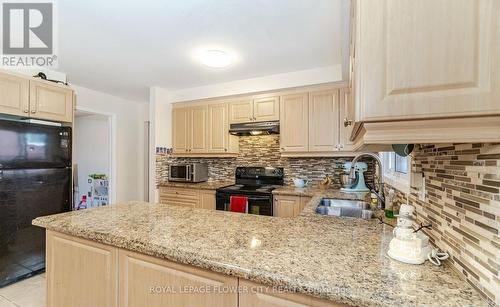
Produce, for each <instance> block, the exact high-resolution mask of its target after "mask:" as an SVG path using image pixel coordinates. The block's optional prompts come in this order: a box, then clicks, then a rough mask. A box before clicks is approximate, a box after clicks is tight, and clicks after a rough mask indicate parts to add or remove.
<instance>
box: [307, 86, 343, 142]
mask: <svg viewBox="0 0 500 307" xmlns="http://www.w3.org/2000/svg"><path fill="white" fill-rule="evenodd" d="M339 107H340V104H339V91H338V90H325V91H316V92H311V93H309V151H334V150H338V149H339V144H340V141H339V133H340V129H339V128H340V125H339Z"/></svg>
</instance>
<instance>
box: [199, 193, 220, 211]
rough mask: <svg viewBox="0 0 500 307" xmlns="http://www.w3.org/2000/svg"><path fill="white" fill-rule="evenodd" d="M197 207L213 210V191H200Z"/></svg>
mask: <svg viewBox="0 0 500 307" xmlns="http://www.w3.org/2000/svg"><path fill="white" fill-rule="evenodd" d="M199 194H200V196H199V203H200V204H199V207H200V208H203V209H209V210H215V208H216V198H215V191H214V190H200V193H199Z"/></svg>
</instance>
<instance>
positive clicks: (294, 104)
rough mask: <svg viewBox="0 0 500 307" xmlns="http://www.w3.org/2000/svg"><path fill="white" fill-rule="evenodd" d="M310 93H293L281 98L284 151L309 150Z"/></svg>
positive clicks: (282, 146) (281, 134)
mask: <svg viewBox="0 0 500 307" xmlns="http://www.w3.org/2000/svg"><path fill="white" fill-rule="evenodd" d="M308 109H309V104H308V95H307V93H303V94H293V95H286V96H282V97H281V99H280V145H281V151H282V152H306V151H308V138H309V127H308V122H309V120H308V114H309V113H308Z"/></svg>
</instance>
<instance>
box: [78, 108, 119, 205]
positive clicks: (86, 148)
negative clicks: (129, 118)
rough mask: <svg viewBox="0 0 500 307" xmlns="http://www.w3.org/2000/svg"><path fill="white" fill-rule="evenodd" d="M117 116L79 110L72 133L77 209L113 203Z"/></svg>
mask: <svg viewBox="0 0 500 307" xmlns="http://www.w3.org/2000/svg"><path fill="white" fill-rule="evenodd" d="M113 127H114V116H113V115H109V114H103V113H98V112H93V111H90V110H82V109H77V110H76V111H75V120H74V127H73V129H74V132H73V140H74V141H73V191H74V201H73V208H74V209H75V210H80V209H86V208H93V207H99V206H104V205H108V204H111V203H113V201H114V188H113V187H114V176H113V170H114V167H113V165H114V163H113V162H114V161H113V160H114V154H113V153H114V145H113V144H114V131H113Z"/></svg>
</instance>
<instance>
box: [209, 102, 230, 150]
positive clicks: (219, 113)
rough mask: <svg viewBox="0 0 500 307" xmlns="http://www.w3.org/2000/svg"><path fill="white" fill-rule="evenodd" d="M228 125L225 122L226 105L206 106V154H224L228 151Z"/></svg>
mask: <svg viewBox="0 0 500 307" xmlns="http://www.w3.org/2000/svg"><path fill="white" fill-rule="evenodd" d="M228 138H229V125H228V122H227V104H226V103H220V104H212V105H209V106H208V152H211V153H217V152H220V153H224V152H227V151H228Z"/></svg>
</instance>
